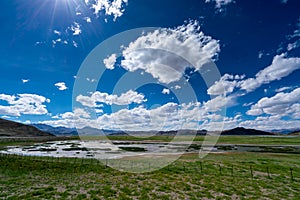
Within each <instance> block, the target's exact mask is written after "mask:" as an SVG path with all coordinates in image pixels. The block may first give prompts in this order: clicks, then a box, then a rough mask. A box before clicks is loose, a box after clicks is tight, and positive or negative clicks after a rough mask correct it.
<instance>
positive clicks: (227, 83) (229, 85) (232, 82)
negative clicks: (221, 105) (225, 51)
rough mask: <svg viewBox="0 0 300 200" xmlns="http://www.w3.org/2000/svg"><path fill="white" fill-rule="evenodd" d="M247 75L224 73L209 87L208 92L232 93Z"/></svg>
mask: <svg viewBox="0 0 300 200" xmlns="http://www.w3.org/2000/svg"><path fill="white" fill-rule="evenodd" d="M244 78H245V75H241V76H239V75H235V76H234V75H230V74H224V75H223V76H222V77H221V78H220V80H219V81H216V82H215V83H214V84H213V85H212V86H211V87H209V88H208V90H207V94H209V95H222V94H230V93H232V92H233V90H234V89H235V88H237V87H239V86H240V84H241V82H240V80H241V79H244Z"/></svg>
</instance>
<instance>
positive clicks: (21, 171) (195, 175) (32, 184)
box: [0, 153, 300, 199]
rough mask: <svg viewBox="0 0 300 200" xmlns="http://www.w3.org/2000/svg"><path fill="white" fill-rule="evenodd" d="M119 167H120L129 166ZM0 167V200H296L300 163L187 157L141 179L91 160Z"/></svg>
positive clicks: (275, 157) (284, 157)
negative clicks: (291, 170) (207, 199)
mask: <svg viewBox="0 0 300 200" xmlns="http://www.w3.org/2000/svg"><path fill="white" fill-rule="evenodd" d="M120 162H121V165H122V164H125V163H126V162H128V161H127V160H122V161H120ZM0 165H1V168H0V199H1V198H3V199H6V198H7V199H55V198H57V199H87V198H88V199H133V198H136V199H201V198H210V199H232V198H237V199H262V198H269V199H297V197H299V196H300V188H299V181H300V159H299V156H296V155H293V154H268V153H264V154H256V153H234V154H233V153H232V154H210V155H208V156H207V157H205V159H202V160H199V158H198V155H196V154H188V155H184V156H183V157H182V158H180V159H179V160H178V161H176V162H174V163H172V164H171V165H170V166H168V167H165V168H163V169H160V170H158V171H154V172H149V173H144V174H133V173H126V172H120V171H117V170H115V169H112V168H110V167H106V166H105V165H104V164H102V163H101V162H99V161H98V160H94V159H73V158H60V159H58V158H55V159H53V158H50V157H20V156H1V157H0ZM201 166H202V167H201ZM250 167H251V168H252V172H253V177H252V175H251V170H250V169H251V168H250ZM290 167H292V168H293V176H294V180H293V181H292V180H291V176H290ZM220 168H221V169H220ZM267 170H268V171H269V175H268V171H267Z"/></svg>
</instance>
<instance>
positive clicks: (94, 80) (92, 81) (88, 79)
mask: <svg viewBox="0 0 300 200" xmlns="http://www.w3.org/2000/svg"><path fill="white" fill-rule="evenodd" d="M86 80H87V81H88V82H91V83H94V82H96V81H97V80H96V79H94V78H86Z"/></svg>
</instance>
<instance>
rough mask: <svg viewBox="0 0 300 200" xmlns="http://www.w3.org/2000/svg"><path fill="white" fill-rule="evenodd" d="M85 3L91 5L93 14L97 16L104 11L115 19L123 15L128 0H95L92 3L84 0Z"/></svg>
mask: <svg viewBox="0 0 300 200" xmlns="http://www.w3.org/2000/svg"><path fill="white" fill-rule="evenodd" d="M85 3H86V4H87V5H91V7H92V9H94V14H95V15H97V16H99V15H100V12H102V11H104V12H105V15H109V16H113V17H114V21H116V19H117V18H118V17H121V16H122V15H123V13H124V11H125V9H124V6H125V5H126V4H127V3H128V0H95V1H93V2H92V3H91V1H89V0H86V1H85Z"/></svg>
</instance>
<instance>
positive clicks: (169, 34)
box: [121, 21, 220, 84]
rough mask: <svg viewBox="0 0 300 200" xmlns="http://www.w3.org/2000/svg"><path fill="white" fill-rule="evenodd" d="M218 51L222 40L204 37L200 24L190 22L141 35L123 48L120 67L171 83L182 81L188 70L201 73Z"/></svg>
mask: <svg viewBox="0 0 300 200" xmlns="http://www.w3.org/2000/svg"><path fill="white" fill-rule="evenodd" d="M219 51H220V45H219V41H217V40H215V39H213V38H212V37H210V36H206V35H204V33H203V32H202V31H200V26H199V23H198V22H197V21H190V22H189V23H186V24H184V25H182V26H179V27H176V28H173V29H171V28H163V29H159V30H155V31H153V32H149V33H146V34H144V35H142V36H140V37H139V38H138V39H136V40H135V41H133V42H131V43H130V44H129V46H128V47H126V48H124V50H123V52H122V55H123V57H124V59H123V60H122V61H121V66H122V67H123V68H124V69H126V70H128V71H130V72H133V71H136V70H138V69H140V70H142V71H145V72H147V73H149V74H151V75H152V76H153V77H154V78H157V79H158V80H159V81H160V82H162V83H167V84H168V83H171V82H175V81H178V80H180V78H181V77H182V75H183V74H184V72H185V70H186V69H187V68H188V67H192V68H195V70H199V69H200V68H201V67H202V66H203V65H205V64H207V63H209V62H210V61H211V59H216V58H217V56H218V53H219ZM187 61H189V62H190V63H188V62H187Z"/></svg>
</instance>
